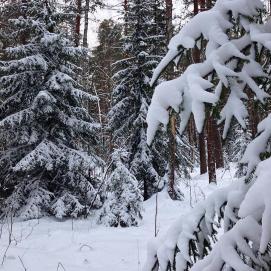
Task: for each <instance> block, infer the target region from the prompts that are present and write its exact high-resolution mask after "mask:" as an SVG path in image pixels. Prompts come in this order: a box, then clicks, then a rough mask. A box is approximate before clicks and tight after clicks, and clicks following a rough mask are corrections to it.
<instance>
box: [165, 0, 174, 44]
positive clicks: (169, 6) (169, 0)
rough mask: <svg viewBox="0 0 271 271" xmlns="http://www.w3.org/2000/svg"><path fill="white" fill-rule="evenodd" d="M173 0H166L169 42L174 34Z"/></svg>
mask: <svg viewBox="0 0 271 271" xmlns="http://www.w3.org/2000/svg"><path fill="white" fill-rule="evenodd" d="M172 8H173V5H172V0H166V22H167V40H168V42H169V41H170V39H171V38H172V35H173V25H172Z"/></svg>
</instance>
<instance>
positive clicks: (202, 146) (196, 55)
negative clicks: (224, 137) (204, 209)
mask: <svg viewBox="0 0 271 271" xmlns="http://www.w3.org/2000/svg"><path fill="white" fill-rule="evenodd" d="M198 13H199V1H198V0H194V15H195V16H196V15H197V14H198ZM193 60H194V61H193V62H194V63H199V62H200V50H199V49H198V48H194V50H193ZM199 156H200V174H204V173H206V172H207V157H206V143H205V131H204V127H203V129H202V132H201V133H200V134H199Z"/></svg>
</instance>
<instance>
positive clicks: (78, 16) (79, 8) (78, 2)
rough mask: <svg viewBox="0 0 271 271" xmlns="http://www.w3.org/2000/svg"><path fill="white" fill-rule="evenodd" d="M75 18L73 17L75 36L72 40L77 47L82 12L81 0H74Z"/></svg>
mask: <svg viewBox="0 0 271 271" xmlns="http://www.w3.org/2000/svg"><path fill="white" fill-rule="evenodd" d="M76 6H77V11H76V13H77V14H76V18H75V31H74V32H75V33H74V35H75V37H74V42H75V46H76V47H78V46H79V45H80V25H81V12H82V0H76Z"/></svg>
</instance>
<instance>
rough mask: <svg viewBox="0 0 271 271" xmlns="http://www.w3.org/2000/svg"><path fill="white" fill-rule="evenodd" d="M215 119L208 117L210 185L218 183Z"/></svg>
mask: <svg viewBox="0 0 271 271" xmlns="http://www.w3.org/2000/svg"><path fill="white" fill-rule="evenodd" d="M214 124H215V123H214V118H213V117H212V116H209V117H208V120H207V149H208V175H209V183H216V159H215V139H216V137H215V133H214V130H215V129H214Z"/></svg>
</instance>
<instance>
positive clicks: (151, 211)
mask: <svg viewBox="0 0 271 271" xmlns="http://www.w3.org/2000/svg"><path fill="white" fill-rule="evenodd" d="M234 173H235V167H234V166H232V167H231V169H230V170H225V169H221V170H218V171H217V180H218V185H217V186H215V185H209V184H208V176H207V175H206V174H205V175H202V176H200V175H198V172H197V171H196V172H195V173H193V174H192V180H191V181H190V182H189V184H190V185H187V184H185V182H182V183H181V189H182V191H184V193H185V199H184V201H182V202H178V201H172V200H171V199H170V198H169V197H168V195H167V193H166V192H165V191H162V192H161V193H159V194H158V223H157V225H158V230H159V235H161V234H164V233H165V232H166V231H167V229H168V227H169V226H170V225H172V222H173V221H174V220H175V219H177V218H178V217H179V216H180V215H181V214H185V213H186V212H189V210H190V208H191V206H194V205H195V203H196V202H197V201H200V200H202V199H204V198H205V197H206V196H207V195H208V194H210V193H211V192H212V191H214V190H215V189H216V188H217V187H221V186H225V185H227V184H229V183H230V182H232V181H234ZM155 203H156V198H155V196H153V197H152V198H151V199H150V200H148V201H146V202H145V203H144V213H143V220H142V223H141V225H140V226H139V227H131V228H106V227H103V226H99V225H96V223H95V222H93V221H94V219H93V218H90V219H87V220H73V221H72V220H70V219H69V220H67V221H65V222H59V221H57V220H55V219H53V218H43V219H40V220H31V221H26V222H13V223H12V230H11V231H10V228H11V225H10V223H8V224H5V225H2V228H1V232H0V234H1V239H0V257H1V258H0V259H1V262H2V265H1V264H0V270H5V271H20V270H27V271H54V270H58V271H63V270H65V271H81V270H82V271H87V270H88V271H89V270H91V271H108V270H111V271H127V270H129V271H139V270H141V269H142V267H143V265H144V261H145V258H146V250H147V243H148V241H149V240H150V239H151V238H152V237H153V236H154V217H155V207H156V204H155ZM10 232H11V234H10ZM9 239H11V244H10V246H9V245H8V244H9Z"/></svg>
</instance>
